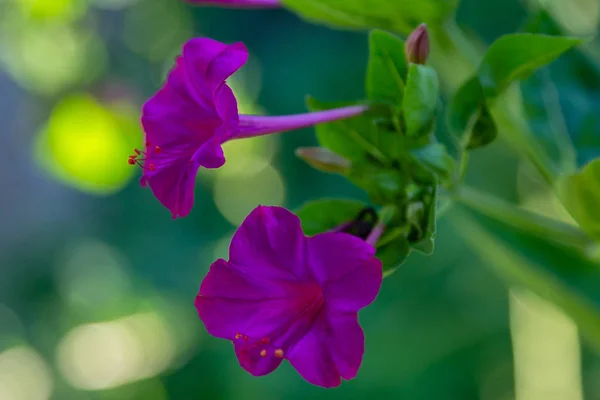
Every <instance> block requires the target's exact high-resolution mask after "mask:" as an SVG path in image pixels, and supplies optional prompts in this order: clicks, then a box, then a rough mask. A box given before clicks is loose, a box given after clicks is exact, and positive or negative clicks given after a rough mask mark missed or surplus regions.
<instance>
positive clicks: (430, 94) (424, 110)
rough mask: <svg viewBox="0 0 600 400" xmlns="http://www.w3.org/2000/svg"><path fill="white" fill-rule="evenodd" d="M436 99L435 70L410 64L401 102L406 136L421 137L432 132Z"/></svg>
mask: <svg viewBox="0 0 600 400" xmlns="http://www.w3.org/2000/svg"><path fill="white" fill-rule="evenodd" d="M438 97H439V83H438V77H437V73H436V72H435V70H434V69H433V68H430V67H427V66H425V65H419V64H410V65H409V66H408V76H407V78H406V89H405V91H404V101H403V110H404V121H405V123H406V134H407V135H408V136H414V137H418V136H423V135H427V134H428V133H429V132H430V131H431V130H432V128H433V124H434V122H435V114H436V109H437V102H438Z"/></svg>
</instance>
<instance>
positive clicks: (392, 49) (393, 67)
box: [366, 30, 408, 105]
mask: <svg viewBox="0 0 600 400" xmlns="http://www.w3.org/2000/svg"><path fill="white" fill-rule="evenodd" d="M407 68H408V67H407V65H406V61H405V59H404V42H403V41H402V40H400V39H399V38H397V37H396V36H394V35H392V34H391V33H388V32H385V31H381V30H374V31H372V32H371V35H370V36H369V63H368V65H367V79H366V80H367V85H366V86H367V96H368V98H369V99H371V100H380V101H388V102H390V103H392V104H394V105H400V104H402V98H403V97H404V81H405V79H406V74H407Z"/></svg>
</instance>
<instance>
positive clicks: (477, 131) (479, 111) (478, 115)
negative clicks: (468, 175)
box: [446, 76, 498, 151]
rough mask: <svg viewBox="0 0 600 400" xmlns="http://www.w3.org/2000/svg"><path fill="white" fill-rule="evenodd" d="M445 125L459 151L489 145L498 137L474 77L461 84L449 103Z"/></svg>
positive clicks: (478, 84) (480, 88) (479, 84)
mask: <svg viewBox="0 0 600 400" xmlns="http://www.w3.org/2000/svg"><path fill="white" fill-rule="evenodd" d="M446 124H447V126H448V130H449V132H450V134H451V136H452V138H453V140H454V141H455V142H456V144H457V146H458V148H459V151H460V150H461V149H465V148H471V149H472V148H477V147H480V146H484V145H486V144H489V143H490V142H492V141H493V140H494V139H495V138H496V136H497V135H498V131H497V129H496V125H495V123H494V121H493V120H492V118H491V115H490V112H489V110H488V107H487V104H486V100H485V97H484V95H483V89H482V87H481V83H480V82H479V79H477V77H476V76H474V77H473V78H471V79H469V80H468V81H466V82H465V83H463V84H462V86H461V87H460V88H459V89H458V91H457V92H456V94H455V95H454V97H453V98H452V100H451V101H450V106H449V107H448V112H447V117H446Z"/></svg>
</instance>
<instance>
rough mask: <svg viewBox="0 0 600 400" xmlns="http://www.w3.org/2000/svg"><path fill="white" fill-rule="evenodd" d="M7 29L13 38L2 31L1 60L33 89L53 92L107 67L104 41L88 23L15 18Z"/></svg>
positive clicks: (22, 82) (95, 75)
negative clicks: (67, 23)
mask: <svg viewBox="0 0 600 400" xmlns="http://www.w3.org/2000/svg"><path fill="white" fill-rule="evenodd" d="M7 29H8V30H9V31H10V32H11V34H10V35H9V36H10V40H5V39H4V38H3V37H2V36H1V35H0V45H1V46H2V48H3V51H2V52H0V61H1V62H2V63H3V64H4V67H5V68H6V70H7V71H8V72H9V73H10V75H11V76H12V77H13V78H14V79H15V80H16V81H17V82H18V83H19V84H20V85H21V86H23V87H24V88H26V89H27V90H30V91H32V92H35V93H39V94H44V95H53V94H55V93H58V92H60V91H62V90H64V89H65V88H67V87H72V86H76V85H78V84H82V83H89V82H92V81H93V80H94V79H95V78H97V77H98V76H99V75H100V74H101V73H102V72H103V71H104V69H105V68H106V58H107V55H106V54H107V53H106V48H105V46H104V42H103V41H102V40H101V39H100V37H99V36H98V35H97V34H96V33H95V32H94V31H92V30H89V29H87V28H85V27H74V26H69V25H66V24H60V23H53V24H27V23H22V24H20V23H18V22H14V21H13V22H12V23H11V25H10V26H8V27H7Z"/></svg>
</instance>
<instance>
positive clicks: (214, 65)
mask: <svg viewBox="0 0 600 400" xmlns="http://www.w3.org/2000/svg"><path fill="white" fill-rule="evenodd" d="M247 61H248V50H247V49H246V46H245V45H244V43H242V42H237V43H233V44H230V45H228V46H227V47H226V48H225V49H224V50H223V51H221V52H220V53H219V54H218V55H217V56H216V57H215V58H213V59H212V61H211V62H210V64H209V65H208V68H207V70H206V77H207V79H208V80H209V82H213V83H217V84H220V83H222V82H224V81H225V80H226V79H227V78H229V77H230V76H231V75H233V74H234V73H235V72H236V71H237V70H238V69H240V68H241V67H242V66H243V65H244V64H246V62H247Z"/></svg>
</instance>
